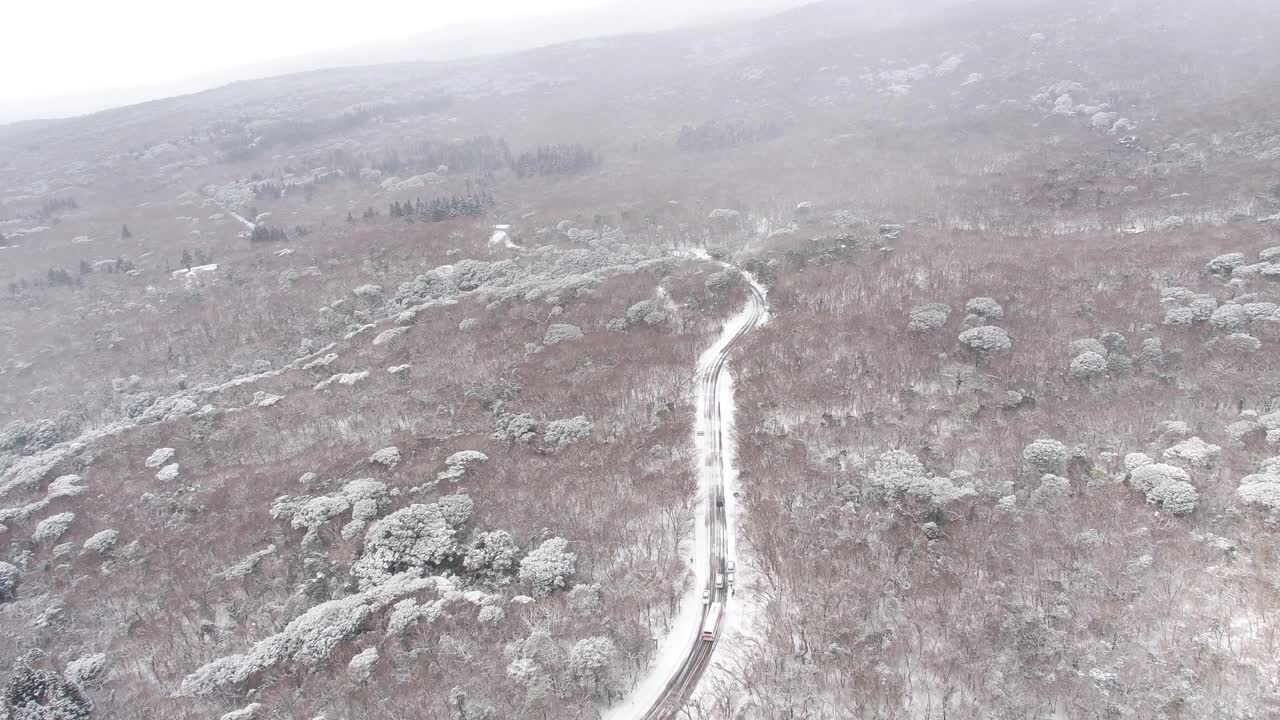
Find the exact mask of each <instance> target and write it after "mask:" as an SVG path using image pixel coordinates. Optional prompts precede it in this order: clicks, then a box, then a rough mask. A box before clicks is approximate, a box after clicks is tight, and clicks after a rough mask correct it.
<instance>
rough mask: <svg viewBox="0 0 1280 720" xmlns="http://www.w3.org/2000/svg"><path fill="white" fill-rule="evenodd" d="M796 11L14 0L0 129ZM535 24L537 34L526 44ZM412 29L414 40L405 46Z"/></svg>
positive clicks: (721, 2)
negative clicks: (327, 76) (339, 69)
mask: <svg viewBox="0 0 1280 720" xmlns="http://www.w3.org/2000/svg"><path fill="white" fill-rule="evenodd" d="M798 4H801V0H764V1H763V2H762V1H761V0H697V2H681V1H678V0H658V1H656V2H655V1H654V0H649V1H648V2H644V3H634V2H631V3H626V2H620V0H537V2H530V1H528V0H466V1H465V2H459V1H457V0H359V2H354V3H348V2H343V3H335V2H314V1H313V0H218V1H217V2H209V3H199V4H186V3H174V2H172V0H116V1H115V2H95V1H91V0H78V1H76V2H72V3H54V2H47V1H38V0H37V1H32V0H17V2H15V3H12V4H11V6H10V7H7V8H6V10H5V15H6V21H5V24H6V26H7V28H8V29H9V30H10V32H8V33H5V35H6V37H5V38H4V41H3V42H0V67H3V68H5V73H4V74H5V80H4V82H3V83H0V122H11V121H14V120H20V119H26V118H34V117H50V116H59V115H67V114H79V113H84V112H92V111H95V110H100V109H104V108H107V107H113V106H117V105H122V104H128V103H134V102H140V101H143V100H148V99H154V98H158V97H165V96H169V95H174V94H180V93H186V92H194V91H197V90H200V89H205V88H208V87H214V86H217V85H221V84H225V83H226V82H230V81H233V80H239V79H247V78H252V77H261V76H265V75H272V74H279V73H283V72H292V71H298V70H306V69H314V68H317V67H328V66H333V65H343V64H360V63H365V62H386V61H394V60H408V59H444V58H445V57H448V56H457V55H465V54H469V53H468V50H470V49H474V50H475V51H477V52H479V53H487V52H494V51H496V50H500V49H502V47H503V44H502V43H503V41H499V40H498V38H499V37H503V38H507V39H509V40H507V41H509V42H510V43H512V44H513V45H523V46H525V47H528V46H530V44H539V42H538V41H539V40H542V39H544V38H545V41H546V42H559V41H563V40H569V39H574V38H576V37H585V36H588V35H593V34H608V33H619V32H627V31H632V30H657V29H663V28H666V27H673V26H676V25H679V24H682V23H685V22H694V21H701V20H710V19H717V18H719V17H722V16H731V15H741V14H747V13H752V12H762V11H764V10H766V9H768V8H777V7H785V6H790V5H798ZM526 28H527V29H528V33H526V35H527V37H520V31H521V30H523V29H526ZM433 31H434V33H435V34H434V36H433V35H432V33H433ZM441 31H445V32H441ZM415 35H416V36H417V37H416V39H415V40H414V42H413V43H408V42H406V39H408V38H413V37H414V36H415ZM535 35H536V37H535ZM446 41H449V44H448V45H447V46H446ZM392 48H394V51H393V50H392ZM411 56H412V57H411Z"/></svg>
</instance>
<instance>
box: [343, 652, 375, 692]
mask: <svg viewBox="0 0 1280 720" xmlns="http://www.w3.org/2000/svg"><path fill="white" fill-rule="evenodd" d="M377 664H378V648H376V647H371V648H365V649H364V650H361V651H360V652H358V653H356V654H355V656H354V657H352V658H351V662H349V663H347V677H349V678H351V681H352V682H354V683H358V684H360V683H366V682H369V679H370V678H372V677H373V668H374V666H375V665H377Z"/></svg>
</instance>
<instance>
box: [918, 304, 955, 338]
mask: <svg viewBox="0 0 1280 720" xmlns="http://www.w3.org/2000/svg"><path fill="white" fill-rule="evenodd" d="M950 317H951V308H950V307H949V306H947V305H944V304H943V303H928V304H926V305H916V306H915V307H913V308H911V313H910V315H909V318H910V319H909V321H908V322H907V329H908V330H910V331H912V332H928V331H930V330H937V329H938V328H940V327H942V326H943V325H946V324H947V320H948V319H949V318H950Z"/></svg>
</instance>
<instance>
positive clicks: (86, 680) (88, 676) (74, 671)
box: [63, 653, 107, 687]
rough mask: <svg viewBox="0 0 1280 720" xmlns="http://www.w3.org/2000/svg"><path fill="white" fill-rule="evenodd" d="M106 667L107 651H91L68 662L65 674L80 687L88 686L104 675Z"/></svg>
mask: <svg viewBox="0 0 1280 720" xmlns="http://www.w3.org/2000/svg"><path fill="white" fill-rule="evenodd" d="M106 667H107V656H106V654H105V653H91V654H89V655H81V656H80V657H78V658H76V659H75V660H72V661H71V662H69V663H67V668H66V670H65V671H64V672H63V675H65V676H66V678H67V679H68V680H70V681H71V682H73V683H75V684H77V685H79V686H80V687H87V686H88V685H89V684H90V683H92V682H93V681H94V680H96V679H97V678H98V677H99V676H100V675H102V671H103V670H105V669H106Z"/></svg>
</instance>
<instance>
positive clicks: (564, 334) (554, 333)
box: [542, 323, 582, 345]
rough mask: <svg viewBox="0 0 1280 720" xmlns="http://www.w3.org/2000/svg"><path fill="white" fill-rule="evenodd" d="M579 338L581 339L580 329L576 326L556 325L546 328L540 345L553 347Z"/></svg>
mask: <svg viewBox="0 0 1280 720" xmlns="http://www.w3.org/2000/svg"><path fill="white" fill-rule="evenodd" d="M580 337H582V328H580V327H578V326H577V325H568V324H565V323H558V324H555V325H552V326H551V327H548V328H547V332H546V334H545V335H544V336H543V338H542V344H543V345H555V344H556V343H562V342H564V341H566V340H573V339H575V338H580Z"/></svg>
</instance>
